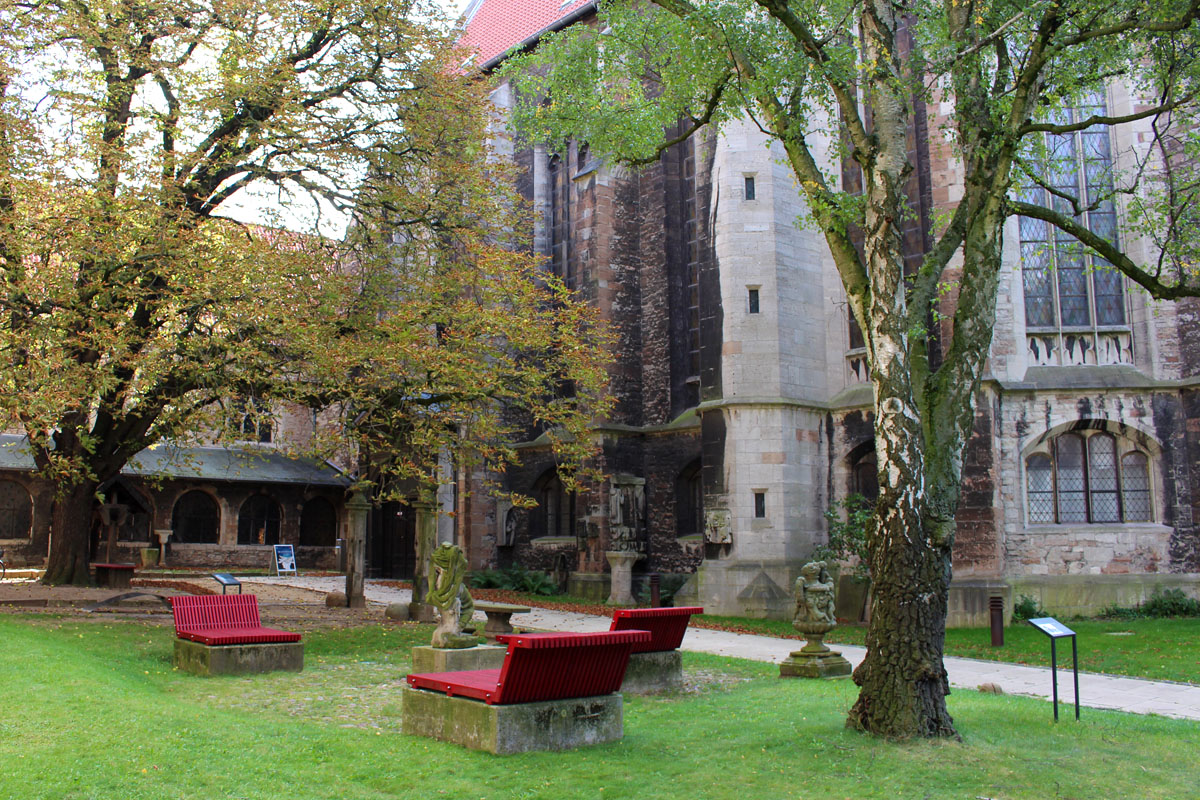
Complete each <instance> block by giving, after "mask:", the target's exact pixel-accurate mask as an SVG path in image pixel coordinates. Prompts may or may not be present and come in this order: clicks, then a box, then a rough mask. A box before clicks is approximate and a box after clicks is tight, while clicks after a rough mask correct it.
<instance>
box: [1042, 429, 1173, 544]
mask: <svg viewBox="0 0 1200 800" xmlns="http://www.w3.org/2000/svg"><path fill="white" fill-rule="evenodd" d="M1025 496H1026V502H1027V504H1028V513H1029V524H1031V525H1050V524H1061V525H1069V524H1089V523H1091V524H1101V523H1119V522H1150V521H1151V520H1152V506H1151V497H1150V460H1149V457H1148V456H1147V454H1146V453H1144V452H1142V451H1141V450H1139V449H1137V448H1136V447H1135V446H1134V445H1132V444H1131V443H1129V442H1127V441H1125V440H1123V439H1119V438H1118V437H1116V436H1113V435H1112V434H1111V433H1107V432H1105V431H1099V430H1081V431H1072V432H1069V433H1063V434H1060V435H1059V436H1056V437H1054V438H1052V439H1050V440H1049V441H1048V442H1047V443H1046V445H1045V448H1044V449H1042V450H1039V452H1036V453H1032V454H1030V455H1029V456H1028V457H1027V458H1026V459H1025Z"/></svg>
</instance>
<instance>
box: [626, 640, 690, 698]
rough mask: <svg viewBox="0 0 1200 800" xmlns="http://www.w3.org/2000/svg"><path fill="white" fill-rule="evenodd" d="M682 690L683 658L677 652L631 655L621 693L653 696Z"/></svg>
mask: <svg viewBox="0 0 1200 800" xmlns="http://www.w3.org/2000/svg"><path fill="white" fill-rule="evenodd" d="M681 688H683V657H682V656H681V655H680V654H679V651H678V650H664V651H661V652H657V653H633V654H632V655H630V656H629V666H628V667H626V668H625V680H624V681H623V682H622V683H621V691H622V692H623V693H625V694H653V693H655V692H671V691H676V690H678V689H681Z"/></svg>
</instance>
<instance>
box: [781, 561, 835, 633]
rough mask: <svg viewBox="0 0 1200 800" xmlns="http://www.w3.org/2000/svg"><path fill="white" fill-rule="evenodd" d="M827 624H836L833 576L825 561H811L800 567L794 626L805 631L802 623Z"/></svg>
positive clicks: (806, 625)
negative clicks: (830, 574)
mask: <svg viewBox="0 0 1200 800" xmlns="http://www.w3.org/2000/svg"><path fill="white" fill-rule="evenodd" d="M811 623H816V624H818V625H819V624H827V625H829V626H831V627H832V626H834V625H836V624H837V618H836V617H835V616H834V613H833V578H831V577H830V576H829V569H828V565H827V564H826V563H825V562H824V561H810V562H808V563H807V564H805V565H804V566H803V567H801V568H800V577H799V578H796V613H795V614H794V615H793V616H792V626H793V627H794V628H796V629H797V630H800V631H804V628H802V627H801V625H802V624H804V625H805V627H808V624H811Z"/></svg>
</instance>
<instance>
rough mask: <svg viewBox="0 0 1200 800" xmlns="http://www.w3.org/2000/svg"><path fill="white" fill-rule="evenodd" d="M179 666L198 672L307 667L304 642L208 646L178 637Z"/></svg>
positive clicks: (289, 670)
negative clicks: (305, 664)
mask: <svg viewBox="0 0 1200 800" xmlns="http://www.w3.org/2000/svg"><path fill="white" fill-rule="evenodd" d="M175 668H176V669H181V670H183V671H184V672H190V673H192V674H194V675H236V674H239V673H247V672H274V671H275V670H286V671H288V672H300V671H301V670H303V669H304V643H303V642H272V643H269V644H221V645H208V644H201V643H200V642H193V641H191V640H189V639H176V640H175Z"/></svg>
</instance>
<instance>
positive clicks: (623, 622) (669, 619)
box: [609, 606, 704, 653]
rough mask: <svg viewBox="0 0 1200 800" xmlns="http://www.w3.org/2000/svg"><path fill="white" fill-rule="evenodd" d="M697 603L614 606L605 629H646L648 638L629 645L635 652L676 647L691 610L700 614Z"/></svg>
mask: <svg viewBox="0 0 1200 800" xmlns="http://www.w3.org/2000/svg"><path fill="white" fill-rule="evenodd" d="M703 613H704V609H703V608H701V607H699V606H684V607H681V608H618V609H617V610H616V611H614V612H613V620H612V625H611V626H610V627H609V630H612V631H625V630H633V629H636V630H642V631H650V641H648V642H646V643H644V644H637V645H634V647H633V652H635V653H657V652H661V651H664V650H677V649H679V645H680V643H681V642H682V641H683V634H684V633H685V632H686V631H687V626H688V620H690V619H691V618H692V614H703Z"/></svg>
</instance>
